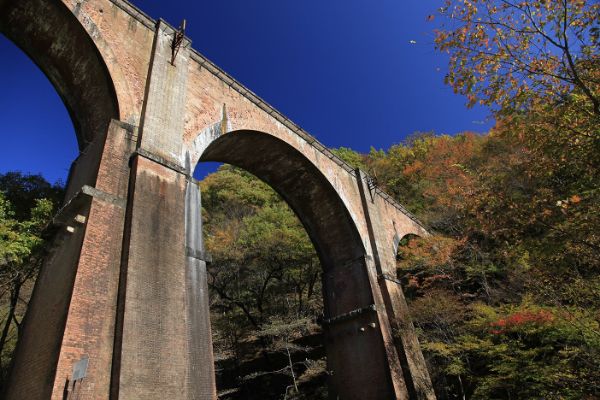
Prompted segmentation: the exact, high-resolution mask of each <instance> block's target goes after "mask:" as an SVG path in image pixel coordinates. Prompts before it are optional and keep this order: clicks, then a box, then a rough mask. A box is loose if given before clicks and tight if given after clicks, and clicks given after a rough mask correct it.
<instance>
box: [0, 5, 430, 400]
mask: <svg viewBox="0 0 600 400" xmlns="http://www.w3.org/2000/svg"><path fill="white" fill-rule="evenodd" d="M0 31H1V32H2V33H3V34H4V35H6V36H7V37H8V38H9V39H10V40H12V41H13V42H14V43H16V44H17V45H18V46H19V47H20V48H21V49H22V50H23V51H24V52H25V53H27V54H28V55H29V57H30V58H31V59H32V60H33V61H34V62H35V63H36V64H37V65H38V66H39V67H40V68H41V69H42V71H43V72H44V73H45V74H46V75H47V76H48V78H49V79H50V81H51V82H52V83H53V85H54V87H55V88H56V90H57V91H58V93H59V94H60V96H61V97H62V99H63V101H64V103H65V105H66V107H67V109H68V110H69V113H70V115H71V118H72V120H73V124H74V126H75V130H76V132H77V139H78V143H79V148H80V155H79V157H78V158H77V159H76V160H75V161H74V162H73V165H72V168H71V172H70V176H69V182H68V188H67V196H66V200H65V204H64V206H63V208H62V209H61V211H60V212H59V214H58V215H57V217H56V219H55V222H56V223H57V224H60V226H61V229H60V232H59V233H58V234H57V237H56V239H55V245H54V246H53V250H52V252H51V254H50V256H49V258H48V260H47V262H46V265H45V266H44V268H43V270H42V272H41V275H40V277H39V279H38V281H37V283H36V286H35V289H34V294H33V298H32V300H31V304H30V307H29V311H28V314H27V316H26V318H25V322H24V323H25V329H24V333H23V337H22V340H21V341H20V343H19V346H18V349H17V354H16V361H15V364H14V367H13V370H12V374H11V378H10V384H9V387H8V389H7V392H6V393H5V396H6V398H7V399H26V400H36V399H50V398H51V399H56V400H58V399H64V398H69V396H72V395H73V392H72V391H73V390H76V391H77V398H79V399H109V398H110V399H113V400H116V399H214V398H216V389H215V382H214V371H213V368H214V367H213V356H212V344H211V336H210V321H209V311H208V294H207V282H206V274H205V272H206V257H205V252H204V249H203V244H202V237H201V222H200V192H199V187H198V185H197V182H195V181H194V179H193V178H192V176H191V174H192V172H193V171H194V167H195V166H196V164H197V163H198V162H200V161H221V162H225V163H230V164H233V165H237V166H239V167H241V168H244V169H246V170H248V171H249V172H251V173H253V174H254V175H256V176H258V177H259V178H261V179H262V180H264V181H265V182H267V183H268V184H270V185H271V186H272V187H273V188H274V189H275V190H276V191H277V192H278V193H279V194H280V195H281V196H282V197H283V198H284V199H285V200H286V201H287V202H288V203H289V205H290V206H291V207H292V209H293V210H294V211H295V213H296V214H297V215H298V217H299V218H300V220H301V221H302V223H303V224H304V226H305V228H306V230H307V232H308V234H309V236H310V238H311V240H312V242H313V243H314V245H315V248H316V250H317V253H318V255H319V257H320V259H321V263H322V265H323V268H324V271H323V288H324V289H323V292H324V304H325V310H324V312H325V316H326V319H325V323H326V324H325V325H326V326H325V342H326V349H327V360H328V364H329V365H328V369H329V370H331V377H330V381H331V382H330V386H331V392H332V393H333V394H332V398H339V399H344V400H346V399H361V400H364V399H434V398H435V397H434V394H433V390H432V386H431V382H430V379H429V376H428V373H427V369H426V366H425V361H424V359H423V356H422V354H421V350H420V348H419V344H418V341H417V338H416V335H415V333H414V328H413V326H412V323H411V322H410V320H409V317H408V315H407V307H406V303H405V300H404V297H403V294H402V290H401V287H400V285H399V284H398V282H397V280H396V279H395V278H394V277H395V255H396V247H397V244H398V241H399V240H400V238H401V237H403V236H404V235H406V234H409V233H411V234H418V235H426V234H427V232H426V231H425V229H424V228H423V227H422V226H421V225H420V224H419V222H418V221H416V220H415V218H413V217H412V216H411V215H410V214H409V213H408V212H407V211H406V210H405V209H404V208H402V206H400V205H399V204H397V203H395V202H394V201H393V200H392V199H391V198H390V197H389V196H387V195H386V194H384V193H382V192H381V191H379V190H378V189H377V188H376V187H374V186H373V185H371V184H370V180H369V177H368V176H367V175H366V174H365V173H364V172H362V171H359V170H354V169H353V168H351V167H350V166H348V165H347V164H345V163H344V162H343V161H342V160H340V159H338V158H337V157H335V156H334V155H333V154H332V153H331V152H330V151H329V150H328V149H327V148H325V147H324V146H323V145H322V144H320V143H319V142H318V141H317V140H316V139H315V138H313V137H312V136H310V135H309V134H308V133H306V132H305V131H303V130H302V129H300V128H299V127H298V126H296V125H295V124H294V123H292V122H291V121H289V120H288V119H287V118H286V117H284V116H283V115H281V114H280V113H279V112H277V111H276V110H274V109H273V108H272V107H271V106H269V105H268V104H266V103H265V102H264V101H262V100H261V99H259V98H258V97H257V96H256V95H254V94H253V93H252V92H251V91H249V90H248V89H246V88H245V87H243V86H242V85H241V84H239V83H238V82H236V81H235V80H234V79H233V78H231V77H230V76H229V75H227V74H226V73H225V72H223V71H222V70H220V69H219V68H218V67H216V66H215V65H214V64H212V63H211V62H210V61H208V60H207V59H206V58H204V57H203V56H202V55H201V54H199V53H198V52H196V51H195V50H193V49H192V48H191V43H190V41H189V39H188V38H186V37H184V36H180V37H179V39H180V46H179V47H178V51H177V54H176V56H175V58H174V62H173V63H172V61H173V51H172V45H173V43H174V38H176V37H177V34H176V30H174V29H173V27H171V26H169V25H168V24H167V23H166V22H164V21H162V20H159V21H158V22H157V21H154V20H152V19H151V18H149V17H148V16H146V15H145V14H144V13H143V12H142V11H140V10H139V9H137V8H136V7H134V6H133V5H131V4H129V3H127V2H126V1H124V0H0ZM84 359H87V361H88V367H87V372H86V376H85V378H83V379H82V380H80V381H76V382H75V384H73V382H72V380H73V367H74V365H75V364H76V363H77V362H79V363H78V364H77V365H81V361H80V360H84ZM72 397H73V396H72Z"/></svg>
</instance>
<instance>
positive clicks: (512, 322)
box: [490, 310, 554, 335]
mask: <svg viewBox="0 0 600 400" xmlns="http://www.w3.org/2000/svg"><path fill="white" fill-rule="evenodd" d="M553 320H554V315H553V314H552V313H551V312H549V311H546V310H539V311H519V312H516V313H514V314H512V315H509V316H508V317H506V318H502V319H499V320H498V321H495V322H491V323H490V327H491V328H492V329H491V330H490V333H491V334H492V335H501V334H504V333H506V332H507V331H509V330H513V329H518V328H519V327H523V326H525V325H537V326H541V325H545V324H547V323H548V322H552V321H553Z"/></svg>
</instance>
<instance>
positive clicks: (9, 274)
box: [0, 172, 62, 380]
mask: <svg viewBox="0 0 600 400" xmlns="http://www.w3.org/2000/svg"><path fill="white" fill-rule="evenodd" d="M61 194H62V188H61V187H60V185H59V184H57V185H54V186H51V185H50V184H48V182H47V181H46V180H45V179H44V178H42V177H41V176H39V175H23V174H21V173H19V172H9V173H6V174H3V175H0V302H1V306H2V312H3V315H2V320H1V325H0V372H1V374H2V380H4V378H5V375H6V372H7V367H8V365H9V364H10V360H11V358H12V352H13V350H14V347H15V345H16V342H17V340H18V337H19V335H20V333H21V332H20V328H21V319H22V317H23V315H24V313H25V310H26V308H27V302H28V297H29V292H30V290H29V289H30V287H31V286H32V284H33V282H34V281H35V278H36V277H37V272H38V271H39V269H40V267H41V264H42V261H43V259H44V256H45V254H46V249H47V243H48V242H49V239H50V238H51V236H52V230H51V229H49V223H50V220H51V215H52V213H53V211H54V210H55V208H56V204H57V202H58V199H60V198H61V197H62V195H61ZM45 196H49V197H51V199H48V198H45ZM9 199H13V201H18V202H19V203H17V204H16V206H15V205H14V204H13V203H12V202H11V201H10V200H9ZM53 200H54V201H53ZM28 207H30V208H28ZM24 292H25V293H24Z"/></svg>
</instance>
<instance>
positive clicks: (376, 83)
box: [0, 0, 492, 181]
mask: <svg viewBox="0 0 600 400" xmlns="http://www.w3.org/2000/svg"><path fill="white" fill-rule="evenodd" d="M133 3H134V4H135V5H137V6H138V7H139V8H141V9H142V10H143V11H145V12H146V13H147V14H149V15H150V16H151V17H153V18H155V19H156V18H159V17H161V18H163V19H165V20H167V21H168V22H170V23H171V24H173V25H179V23H180V22H181V20H182V19H183V18H186V19H187V27H188V29H187V35H188V36H189V37H190V38H191V39H192V45H193V47H194V48H196V49H197V50H199V51H200V52H201V53H203V54H204V55H205V56H207V57H208V58H209V59H211V60H212V61H213V62H215V63H216V64H217V65H219V66H220V67H221V68H223V69H224V70H225V71H227V72H228V73H229V74H231V75H232V76H233V77H234V78H236V79H237V80H239V81H240V82H241V83H242V84H244V85H246V86H247V87H248V88H250V89H251V90H253V91H254V92H255V93H256V94H258V95H259V96H260V97H262V98H263V99H265V100H266V101H267V102H268V103H270V104H271V105H273V106H274V107H275V108H277V109H278V110H280V111H281V112H283V114H285V115H286V116H288V117H289V118H290V119H292V120H293V121H294V122H296V123H297V124H299V125H300V126H302V127H303V128H304V129H306V130H307V131H308V132H310V133H311V134H313V135H314V136H316V137H317V139H319V140H320V141H321V142H323V143H324V144H325V145H327V146H330V147H339V146H345V147H351V148H354V149H355V150H358V151H361V152H367V151H368V150H369V149H370V147H371V146H373V147H375V148H377V149H379V148H383V149H386V148H388V147H389V146H390V145H392V144H394V143H398V142H400V141H402V140H403V138H405V137H406V136H407V135H409V134H411V133H412V132H415V131H430V130H433V131H435V132H436V133H449V134H455V133H457V132H461V131H465V130H472V131H477V132H483V131H486V130H487V129H489V127H490V125H491V123H492V121H488V120H486V117H487V116H488V115H489V111H488V110H487V109H484V108H475V109H470V110H469V109H467V108H466V107H465V106H464V104H465V99H464V98H463V97H462V96H459V95H455V94H453V93H452V89H451V88H450V87H448V86H446V85H445V84H444V83H443V78H444V75H445V73H446V71H447V58H446V55H445V54H441V53H439V52H437V51H435V49H434V47H433V29H434V28H435V27H436V26H437V24H438V23H439V20H438V19H435V20H434V21H433V22H428V21H427V16H428V15H430V14H435V10H436V8H437V7H439V6H440V4H441V1H434V0H403V1H399V0H378V1H369V2H367V1H365V0H328V1H322V0H304V1H290V0H284V1H282V0H254V1H242V0H220V1H210V2H209V1H203V2H200V1H198V2H190V1H189V0H186V1H184V0H170V1H168V2H165V1H162V0H137V1H134V2H133ZM411 41H414V42H416V43H411ZM0 60H2V62H0V84H1V85H2V88H3V90H2V96H1V97H0V117H1V118H2V121H3V123H2V124H1V126H0V135H2V137H1V142H0V143H2V145H1V146H0V172H2V171H7V170H15V169H18V170H22V171H28V172H33V173H37V172H40V173H42V174H43V175H44V176H46V177H47V179H49V180H51V181H54V180H56V179H59V178H62V179H65V178H66V174H67V171H68V168H69V165H70V162H71V160H72V159H73V158H74V157H75V156H76V155H77V147H76V141H75V135H74V133H73V127H72V124H71V121H70V119H69V116H68V114H67V112H66V109H65V107H64V106H63V104H62V103H61V100H60V98H59V97H58V95H57V94H56V92H55V91H54V89H53V88H52V86H51V85H50V84H49V83H48V81H47V80H46V78H45V77H44V75H43V74H42V73H41V72H40V71H39V70H38V69H37V67H36V66H35V65H34V64H33V63H32V62H31V61H30V60H29V59H28V58H27V57H26V56H25V55H24V54H23V53H22V52H20V50H18V49H17V48H15V46H14V45H13V44H12V43H10V42H9V41H8V40H7V39H6V38H4V37H0Z"/></svg>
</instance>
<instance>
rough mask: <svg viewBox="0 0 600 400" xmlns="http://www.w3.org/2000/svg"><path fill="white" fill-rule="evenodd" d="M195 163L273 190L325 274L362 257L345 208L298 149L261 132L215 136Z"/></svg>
mask: <svg viewBox="0 0 600 400" xmlns="http://www.w3.org/2000/svg"><path fill="white" fill-rule="evenodd" d="M200 161H201V162H202V161H219V162H224V163H228V164H232V165H235V166H237V167H240V168H243V169H245V170H247V171H248V172H250V173H252V174H254V175H256V176H257V177H258V178H260V179H262V180H263V181H265V182H266V183H268V184H269V185H270V186H271V187H272V188H273V189H275V190H276V191H277V192H278V193H279V194H280V195H281V196H282V197H283V198H284V199H285V201H286V202H287V203H288V204H289V205H290V207H291V208H292V209H293V210H294V212H295V213H296V214H297V215H298V217H299V218H300V221H301V222H302V224H303V225H304V227H305V228H306V231H307V232H308V235H309V236H310V238H311V240H312V242H313V243H314V245H315V248H316V250H317V253H318V255H319V257H320V259H321V263H322V264H323V267H324V269H325V271H327V270H329V269H330V268H332V267H333V266H335V265H341V264H344V263H346V262H348V261H350V260H354V259H356V258H358V257H361V256H364V254H365V250H364V245H363V243H362V241H361V239H360V235H359V233H358V230H357V229H356V226H355V225H354V222H353V220H352V218H351V216H350V214H349V213H348V211H347V209H346V206H345V205H344V203H343V202H342V200H341V199H340V197H339V195H338V193H337V192H336V190H335V189H334V188H333V186H332V185H331V184H330V183H329V182H328V181H327V179H326V178H325V176H323V174H322V173H321V172H320V171H319V169H318V168H317V167H316V166H315V165H314V164H313V163H311V162H310V161H309V160H308V159H307V158H306V157H305V156H304V155H302V154H301V153H300V152H299V151H298V150H296V149H295V148H293V147H292V146H290V145H289V144H287V143H285V142H284V141H282V140H280V139H277V138H275V137H274V136H271V135H269V134H266V133H262V132H256V131H235V132H231V133H227V134H225V135H222V136H220V137H219V138H217V139H216V140H214V141H213V142H212V143H211V144H210V145H209V146H208V147H207V148H206V150H205V151H204V152H203V154H202V156H201V157H200Z"/></svg>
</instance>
